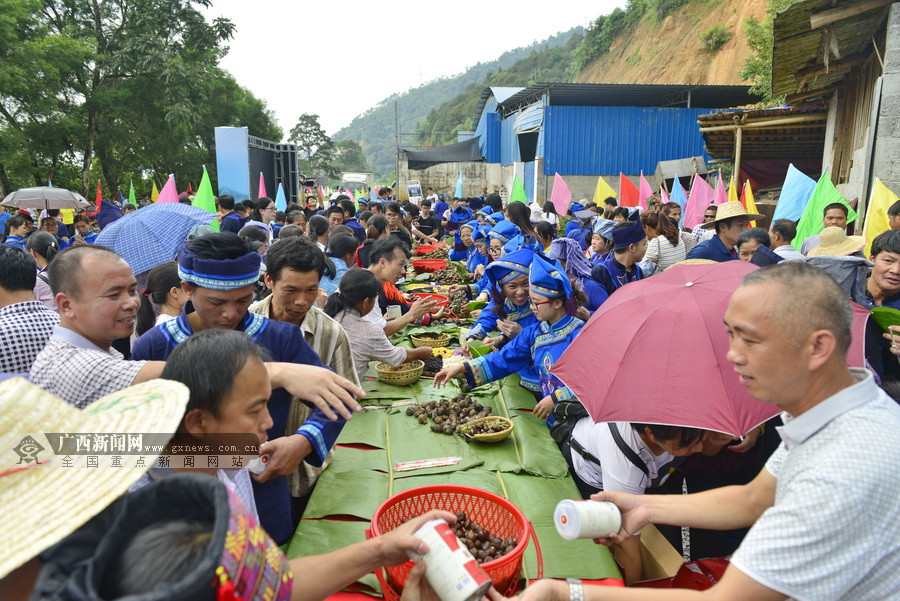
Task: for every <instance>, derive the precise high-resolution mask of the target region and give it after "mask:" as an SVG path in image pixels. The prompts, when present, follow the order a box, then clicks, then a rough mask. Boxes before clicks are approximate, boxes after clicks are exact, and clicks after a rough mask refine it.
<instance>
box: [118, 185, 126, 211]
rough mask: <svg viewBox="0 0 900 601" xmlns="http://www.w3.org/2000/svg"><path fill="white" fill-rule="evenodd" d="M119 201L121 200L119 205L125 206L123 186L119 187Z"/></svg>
mask: <svg viewBox="0 0 900 601" xmlns="http://www.w3.org/2000/svg"><path fill="white" fill-rule="evenodd" d="M118 201H119V206H120V207H124V206H125V195H124V194H122V189H121V188H119V198H118Z"/></svg>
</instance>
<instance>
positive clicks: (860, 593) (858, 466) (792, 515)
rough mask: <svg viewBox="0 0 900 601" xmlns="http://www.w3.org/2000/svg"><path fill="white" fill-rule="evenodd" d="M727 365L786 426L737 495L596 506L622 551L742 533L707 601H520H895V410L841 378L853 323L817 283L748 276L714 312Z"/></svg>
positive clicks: (610, 594) (871, 388) (819, 277)
mask: <svg viewBox="0 0 900 601" xmlns="http://www.w3.org/2000/svg"><path fill="white" fill-rule="evenodd" d="M724 321H725V326H724V327H725V328H726V329H727V330H728V334H729V336H730V338H731V345H730V349H729V351H728V355H727V358H728V360H729V361H730V362H731V363H732V364H733V365H734V369H735V371H736V372H737V375H736V376H735V377H737V378H739V379H740V381H741V383H742V384H743V385H744V386H746V387H747V389H748V390H749V392H750V394H752V395H753V396H754V397H756V398H757V399H760V400H761V401H764V402H767V403H774V404H775V405H777V406H778V407H780V408H781V409H782V410H784V412H785V414H784V415H783V418H784V420H785V424H786V425H785V426H783V427H781V428H778V433H779V435H780V436H781V439H782V443H781V446H779V448H778V450H776V451H775V453H774V454H773V455H772V457H771V458H770V459H769V461H768V463H767V464H766V466H765V467H764V468H763V470H762V471H761V472H760V474H759V475H758V476H757V477H756V478H755V479H754V480H753V481H752V482H750V483H749V484H746V485H744V486H727V487H723V488H718V489H714V490H710V491H706V492H702V493H697V494H692V495H646V496H637V495H630V494H625V493H615V492H602V493H598V494H596V495H594V496H593V497H592V498H593V499H595V500H600V501H612V502H613V503H615V504H616V505H618V507H619V509H620V510H621V511H622V529H621V530H620V531H619V532H618V533H614V534H613V533H611V534H610V537H609V538H608V539H605V541H604V542H606V543H609V544H612V543H616V542H621V541H622V540H624V539H625V538H627V537H628V536H629V535H630V534H631V533H634V532H635V531H637V530H640V528H641V527H643V526H645V525H646V524H670V525H678V526H681V525H683V526H691V527H695V528H709V529H720V530H725V529H732V528H744V527H748V526H750V527H751V528H750V531H749V533H748V534H747V536H746V538H745V539H744V541H743V543H741V546H740V547H739V548H738V550H737V551H736V552H735V554H734V556H733V557H732V560H731V565H730V566H729V567H728V569H727V570H726V572H725V574H724V575H723V577H722V579H721V580H720V581H719V582H718V583H717V584H716V585H715V586H713V587H712V588H711V589H709V590H706V591H702V592H700V591H689V590H667V591H660V590H652V589H611V588H601V587H593V586H585V587H583V590H579V589H581V588H582V585H581V584H580V583H578V582H577V581H576V582H573V583H571V584H567V583H566V582H562V581H558V580H541V581H539V582H537V583H536V584H534V585H532V586H530V587H528V588H527V589H525V593H524V594H523V595H522V599H523V600H530V599H545V600H547V599H550V600H554V599H555V600H559V601H564V600H567V599H573V600H574V599H582V598H583V599H584V600H586V601H592V600H595V599H611V600H616V599H667V600H676V601H678V600H682V599H683V600H689V599H706V600H709V599H713V600H716V599H721V600H725V599H727V600H729V601H744V600H746V601H749V600H751V599H752V600H754V601H776V600H782V599H787V598H794V599H815V600H816V601H827V600H832V599H833V600H843V599H854V600H859V599H872V600H875V599H888V598H896V595H897V591H898V590H900V549H898V541H900V494H898V488H897V482H898V481H900V448H898V445H897V432H898V431H900V407H898V406H897V404H896V403H895V402H894V401H893V400H892V399H890V398H889V397H888V396H887V395H886V394H885V393H884V391H882V390H881V389H880V388H878V386H876V384H875V382H874V380H873V378H872V375H871V374H870V373H868V372H867V371H866V370H863V369H851V368H848V367H847V357H846V356H847V348H848V347H849V345H850V326H851V322H852V313H851V309H850V304H849V302H848V300H847V297H846V295H845V294H844V292H843V291H842V290H841V288H840V287H839V286H838V285H837V284H836V283H835V282H834V280H832V279H831V277H829V276H828V275H827V274H825V272H823V271H821V270H819V269H818V268H816V267H814V266H812V265H808V264H806V263H800V262H794V261H786V262H782V263H780V264H778V265H775V266H772V267H767V268H765V269H760V270H758V271H754V272H753V273H751V274H749V275H747V276H746V277H745V278H744V280H743V283H742V285H741V286H740V287H739V288H738V289H737V290H736V291H735V293H734V294H733V295H732V297H731V302H730V303H729V306H728V309H727V311H726V312H725V320H724ZM582 594H583V595H582Z"/></svg>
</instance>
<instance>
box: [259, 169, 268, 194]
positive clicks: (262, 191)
mask: <svg viewBox="0 0 900 601" xmlns="http://www.w3.org/2000/svg"><path fill="white" fill-rule="evenodd" d="M263 196H266V197H268V196H269V195H268V194H266V178H264V177H263V174H262V171H260V172H259V194H257V195H256V198H262V197H263Z"/></svg>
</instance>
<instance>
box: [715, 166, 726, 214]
mask: <svg viewBox="0 0 900 601" xmlns="http://www.w3.org/2000/svg"><path fill="white" fill-rule="evenodd" d="M723 202H728V192H726V191H725V182H723V181H722V170H721V169H719V177H718V179H716V206H719V205H720V204H722V203H723Z"/></svg>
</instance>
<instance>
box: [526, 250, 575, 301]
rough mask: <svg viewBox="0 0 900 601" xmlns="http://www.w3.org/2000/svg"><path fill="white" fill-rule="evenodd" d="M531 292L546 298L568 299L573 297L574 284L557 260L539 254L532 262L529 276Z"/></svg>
mask: <svg viewBox="0 0 900 601" xmlns="http://www.w3.org/2000/svg"><path fill="white" fill-rule="evenodd" d="M528 284H529V286H530V288H531V291H532V292H533V293H535V294H539V295H541V296H543V297H546V298H551V299H558V298H559V299H568V298H569V297H570V296H572V282H570V281H569V276H568V275H566V272H565V271H564V270H563V268H562V265H560V264H559V261H557V260H555V259H554V260H550V259H547V258H546V257H544V256H543V255H540V254H537V255H535V256H534V260H533V261H532V262H531V273H530V275H529V276H528Z"/></svg>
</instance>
